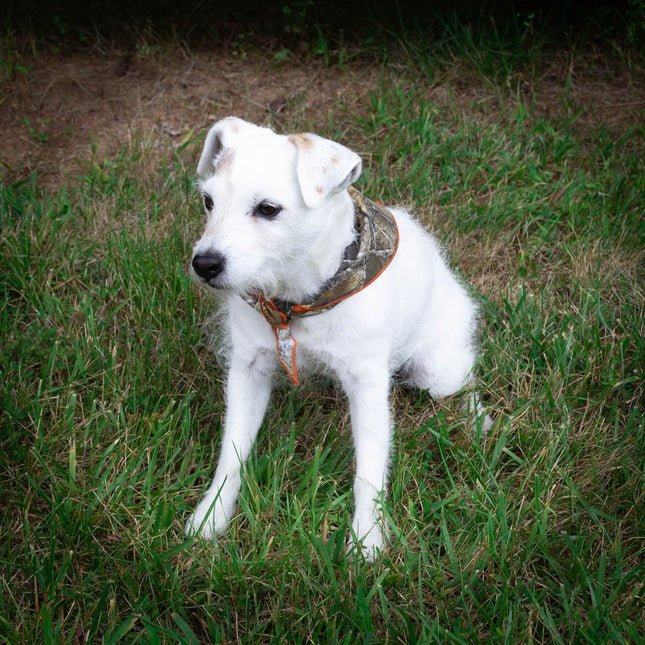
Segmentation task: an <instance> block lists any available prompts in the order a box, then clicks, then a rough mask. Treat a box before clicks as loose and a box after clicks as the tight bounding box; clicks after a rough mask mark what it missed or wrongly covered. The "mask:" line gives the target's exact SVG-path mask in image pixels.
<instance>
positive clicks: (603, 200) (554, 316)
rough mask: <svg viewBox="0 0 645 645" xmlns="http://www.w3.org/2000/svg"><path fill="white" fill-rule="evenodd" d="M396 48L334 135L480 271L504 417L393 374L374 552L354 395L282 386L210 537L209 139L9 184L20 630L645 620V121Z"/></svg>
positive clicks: (206, 631)
mask: <svg viewBox="0 0 645 645" xmlns="http://www.w3.org/2000/svg"><path fill="white" fill-rule="evenodd" d="M478 47H481V45H478V46H477V47H475V46H474V45H473V47H472V48H470V47H469V48H468V50H467V51H468V52H473V51H475V50H476V49H477V48H478ZM417 53H418V52H417ZM426 63H428V61H426ZM414 64H416V63H412V62H411V63H410V65H414ZM428 64H431V65H435V61H430V63H428ZM452 64H454V65H458V66H459V65H463V64H464V63H463V60H461V61H457V62H456V63H452ZM467 65H468V66H469V68H470V69H471V70H472V69H473V67H472V65H471V63H467ZM422 67H423V66H422ZM426 67H427V66H426ZM413 72H414V69H413V70H412V71H411V72H410V76H414V73H413ZM441 73H442V74H445V73H446V70H445V68H444V70H443V71H442V72H441ZM383 74H384V79H387V80H384V83H383V87H382V89H381V90H380V91H378V92H374V94H373V98H372V103H371V105H369V106H365V109H364V110H363V111H361V112H360V113H356V114H354V113H351V114H349V113H348V114H345V115H344V116H342V117H338V119H339V120H337V121H331V122H329V123H328V126H327V134H329V135H334V136H337V135H338V133H340V132H349V133H350V135H349V136H350V137H351V139H352V144H355V147H356V148H357V149H360V150H362V151H369V153H370V154H371V161H370V163H369V164H366V165H368V167H367V169H366V173H365V175H364V177H363V179H362V180H361V187H362V188H363V189H364V190H365V191H366V192H367V193H368V194H370V195H372V196H378V197H379V198H380V199H382V200H383V201H386V202H387V201H402V202H403V203H406V204H408V205H410V206H412V207H414V209H415V211H416V212H417V213H418V215H419V217H420V218H421V219H422V220H424V221H425V222H426V223H427V224H428V226H429V227H430V228H432V229H433V230H435V231H437V233H438V235H439V236H440V238H441V239H442V240H444V241H445V242H447V244H448V250H449V252H450V254H451V256H452V257H453V258H454V260H455V264H456V265H457V266H458V267H459V270H460V272H461V274H462V275H463V277H464V279H465V280H470V281H472V282H473V283H474V284H478V285H480V288H479V292H480V293H479V296H480V301H481V303H482V312H483V315H482V322H483V329H482V335H481V346H482V358H481V363H480V374H481V381H482V385H481V390H482V392H483V393H484V395H485V398H486V400H487V403H488V405H489V407H490V408H491V410H492V412H493V414H494V415H495V417H496V419H497V425H496V427H495V429H494V430H493V432H492V433H491V434H490V436H488V437H486V438H482V437H478V436H473V435H472V434H470V433H469V432H468V431H467V430H466V428H465V423H464V419H463V418H462V417H460V415H459V414H458V413H457V412H456V409H457V407H458V406H457V405H452V404H451V402H447V403H443V402H432V401H430V400H429V399H428V397H427V396H425V395H424V394H422V393H417V392H409V391H403V390H396V391H395V393H394V411H395V416H396V420H397V427H396V435H397V438H396V453H395V455H394V457H393V470H392V484H391V492H390V495H389V499H388V503H387V513H388V521H389V522H390V524H391V531H392V541H391V544H390V547H389V549H388V551H387V552H386V553H385V554H384V555H383V557H382V558H381V559H380V560H379V561H378V562H377V563H376V564H374V565H367V564H365V563H364V562H362V561H360V560H353V561H350V560H348V559H347V558H346V556H345V552H344V549H345V542H346V538H347V536H348V531H349V523H350V512H351V478H352V466H353V464H352V459H353V456H352V450H351V440H350V429H349V423H348V419H347V415H346V412H345V405H344V401H343V399H342V397H341V395H340V394H339V392H338V391H337V390H336V389H335V388H334V387H333V386H332V385H331V384H325V383H323V384H321V386H320V387H316V388H314V387H312V388H309V387H307V386H305V387H303V388H302V389H299V390H297V391H292V390H289V389H286V390H285V391H283V392H281V393H279V394H278V395H277V396H276V398H275V401H274V404H273V406H272V408H271V411H270V413H269V415H268V416H267V419H266V421H265V424H264V426H263V429H262V431H261V433H260V439H259V444H258V447H257V450H256V451H255V452H254V453H253V456H252V457H251V459H250V462H249V467H248V474H247V477H246V479H245V484H244V487H243V492H242V495H241V499H240V504H239V513H238V516H237V517H236V518H235V519H234V520H233V522H232V526H231V529H230V531H229V533H228V534H227V535H226V537H224V538H223V539H221V540H220V541H219V542H217V543H213V544H211V543H202V542H199V541H193V540H186V539H185V538H184V537H183V523H184V521H185V519H186V517H187V514H188V512H189V510H190V509H191V508H192V507H193V505H194V504H195V502H196V501H197V499H198V497H199V494H200V491H201V490H202V488H203V487H204V486H205V484H206V483H207V482H208V480H209V478H210V476H211V474H212V469H213V466H214V460H215V457H216V455H217V447H218V435H219V423H220V416H221V411H222V409H221V407H222V395H221V383H222V373H221V371H220V369H219V367H218V364H217V361H216V359H215V358H214V357H213V356H212V354H211V352H210V349H209V342H208V339H207V338H206V335H205V333H204V324H205V322H206V321H207V319H208V317H209V315H210V312H211V309H212V302H211V301H210V300H209V299H208V298H207V297H205V296H204V294H201V293H199V292H198V290H197V289H196V288H195V286H194V285H192V284H191V282H190V280H189V279H188V277H187V272H186V266H187V262H188V258H189V254H190V247H191V244H192V241H193V240H194V239H195V238H196V236H197V235H198V233H199V227H200V224H201V222H200V216H199V211H200V207H199V203H198V202H199V200H198V197H197V195H196V193H195V190H194V187H193V162H194V158H195V155H196V154H197V153H198V149H199V143H200V142H199V141H193V142H192V143H191V144H189V146H188V147H187V148H186V149H183V150H180V151H178V152H177V153H176V154H174V155H172V154H168V155H167V157H166V158H165V160H164V161H163V163H162V164H161V165H160V164H158V163H157V161H156V159H158V156H156V155H158V153H157V152H154V151H153V150H152V148H151V146H149V144H148V142H146V141H145V140H138V141H136V140H135V141H134V142H133V143H132V145H130V146H129V147H127V148H123V149H121V150H119V151H117V152H116V153H115V154H114V155H112V156H110V157H109V158H107V159H100V160H99V159H96V158H92V160H91V161H90V162H88V163H87V165H86V167H85V170H84V172H83V174H82V175H81V176H79V177H78V178H75V179H70V180H68V182H67V183H66V184H65V185H64V186H63V187H61V188H60V189H58V190H53V189H48V190H46V189H43V188H41V187H40V185H39V180H38V177H37V176H34V175H31V176H28V177H26V178H24V179H23V180H21V181H17V182H13V183H12V182H9V181H5V182H4V183H3V185H2V188H1V194H0V218H1V219H0V225H1V227H2V235H1V240H0V256H1V257H2V266H3V268H4V270H3V272H2V278H1V281H0V290H1V291H0V293H1V300H0V307H1V308H0V327H1V329H2V344H1V346H0V357H1V375H0V397H1V405H2V413H1V414H2V416H1V417H0V423H1V426H2V430H1V435H0V441H1V444H0V445H1V453H0V458H1V460H2V461H1V465H2V467H1V469H0V478H1V480H0V481H1V485H0V517H1V524H0V525H1V526H2V540H1V541H0V545H1V546H0V549H1V552H0V570H1V571H2V583H1V584H2V594H1V595H0V638H1V639H3V641H6V642H9V643H32V642H33V643H41V642H42V643H65V642H77V641H79V642H80V641H86V640H87V641H89V642H105V643H115V642H119V641H121V642H144V643H175V642H181V643H197V642H238V641H240V642H249V643H254V642H312V643H325V642H330V643H331V642H339V643H353V642H356V641H359V642H367V643H369V642H391V643H397V642H406V643H411V642H421V643H428V642H437V643H473V642H499V643H517V642H533V641H536V642H544V643H552V642H555V643H572V642H575V643H579V642H589V643H609V642H612V643H613V642H629V643H636V642H642V626H643V622H644V620H645V614H644V610H643V607H644V605H643V600H642V595H643V579H644V577H645V567H644V565H643V562H645V542H644V540H643V538H644V536H645V517H644V510H643V509H644V508H645V494H644V493H645V486H644V484H645V481H644V480H645V470H644V463H645V438H644V432H643V431H644V410H643V403H642V401H643V382H644V374H643V365H644V360H643V359H644V358H645V341H644V338H645V327H644V323H643V320H644V315H645V298H644V295H643V284H644V283H643V277H644V275H643V274H644V272H643V248H644V246H645V230H644V228H643V215H642V214H643V212H645V163H644V161H643V159H644V158H645V154H644V153H645V149H644V148H645V146H644V141H643V139H644V134H645V129H644V128H643V125H642V122H641V123H640V124H638V123H635V124H634V125H633V126H632V127H630V128H626V129H625V130H623V131H622V132H620V133H619V134H616V133H613V132H612V133H610V132H608V131H607V130H606V129H605V128H603V127H602V126H597V127H596V126H594V127H591V126H586V127H584V128H582V127H580V128H576V127H574V126H576V118H575V115H572V114H571V110H570V106H568V105H567V104H565V103H563V105H562V108H561V110H559V111H558V112H557V113H556V114H555V115H552V116H550V117H547V116H545V115H544V113H543V112H542V111H541V109H540V105H539V102H538V101H534V100H531V99H530V98H527V99H522V98H520V97H518V95H517V94H516V93H514V92H513V91H512V89H511V90H509V89H508V87H507V86H506V85H505V81H504V79H502V81H504V82H498V81H497V80H496V79H495V78H492V79H491V78H490V77H489V76H487V77H486V80H485V83H484V85H485V86H486V87H492V88H493V90H492V91H491V95H492V96H493V97H494V100H493V101H491V102H489V103H483V104H482V103H477V104H475V103H473V104H469V105H464V104H463V103H459V102H458V100H457V99H456V98H455V94H454V93H453V89H454V88H453V84H455V82H454V81H451V78H452V77H451V75H450V67H448V73H447V75H446V79H447V80H445V84H446V86H447V87H448V90H449V92H448V97H447V98H446V99H444V100H442V101H440V100H438V99H437V100H435V99H433V98H432V96H431V95H429V94H427V92H426V90H427V88H426V89H424V87H425V86H424V85H423V84H419V85H417V86H416V88H415V85H414V83H413V82H412V81H409V80H407V76H406V77H405V78H400V79H399V81H398V82H393V81H392V77H391V75H388V72H387V70H386V69H385V68H384V69H383ZM475 74H476V75H478V78H479V80H480V81H482V78H483V77H482V74H485V71H484V70H482V69H480V68H479V66H478V65H475ZM455 85H456V84H455ZM343 119H344V120H343ZM295 125H297V126H298V127H300V128H303V129H305V128H306V127H314V126H315V125H317V124H303V123H298V124H294V126H295ZM317 129H319V130H320V128H317ZM322 133H323V134H325V131H324V128H323V131H322ZM151 158H152V159H155V161H154V162H151V161H150V159H151Z"/></svg>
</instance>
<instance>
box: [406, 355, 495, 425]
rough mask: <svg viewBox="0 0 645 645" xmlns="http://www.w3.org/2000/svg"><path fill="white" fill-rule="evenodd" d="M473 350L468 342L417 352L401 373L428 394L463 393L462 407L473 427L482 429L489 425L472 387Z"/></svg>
mask: <svg viewBox="0 0 645 645" xmlns="http://www.w3.org/2000/svg"><path fill="white" fill-rule="evenodd" d="M474 366H475V353H474V352H473V351H472V349H471V348H470V347H468V346H465V347H464V346H461V347H457V348H453V350H452V351H451V350H450V348H447V347H443V348H442V349H441V350H427V351H424V352H419V353H418V354H417V355H416V356H415V357H414V358H413V359H412V360H411V361H409V363H408V365H406V367H405V376H406V379H407V380H408V381H410V382H411V383H412V384H413V385H415V386H416V387H418V388H420V389H422V390H427V391H428V392H429V394H430V396H431V397H432V398H435V399H436V398H442V397H445V396H450V395H451V394H455V393H457V392H459V391H460V390H464V391H465V393H466V399H465V400H464V403H463V405H462V410H463V411H464V412H466V413H467V414H468V415H469V416H470V419H471V425H472V426H473V428H475V429H477V428H480V430H481V431H482V432H484V433H486V432H488V431H489V430H490V429H491V428H492V427H493V420H492V419H491V418H490V416H488V414H486V409H485V408H484V406H483V405H482V403H481V400H480V397H479V393H478V392H477V391H475V390H474V389H473V384H474V381H475V375H474Z"/></svg>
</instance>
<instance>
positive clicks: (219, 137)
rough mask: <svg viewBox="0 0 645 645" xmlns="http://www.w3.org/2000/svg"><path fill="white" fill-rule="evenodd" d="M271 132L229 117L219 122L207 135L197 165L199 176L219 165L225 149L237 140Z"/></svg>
mask: <svg viewBox="0 0 645 645" xmlns="http://www.w3.org/2000/svg"><path fill="white" fill-rule="evenodd" d="M267 131H271V130H269V128H262V127H260V126H259V125H254V124H253V123H249V122H248V121H244V120H242V119H238V118H237V117H235V116H229V117H226V118H225V119H222V120H221V121H218V122H217V123H216V124H215V125H214V126H213V127H212V128H211V129H210V130H209V131H208V134H207V135H206V141H204V149H203V150H202V155H201V157H200V158H199V162H198V164H197V174H198V175H201V176H203V175H206V174H208V171H209V170H212V169H213V168H214V167H215V166H216V165H217V160H218V158H219V156H220V155H221V153H222V151H223V150H224V149H225V148H228V147H229V146H231V145H232V143H233V142H234V141H235V139H237V138H239V137H244V136H247V135H249V134H254V133H257V132H267Z"/></svg>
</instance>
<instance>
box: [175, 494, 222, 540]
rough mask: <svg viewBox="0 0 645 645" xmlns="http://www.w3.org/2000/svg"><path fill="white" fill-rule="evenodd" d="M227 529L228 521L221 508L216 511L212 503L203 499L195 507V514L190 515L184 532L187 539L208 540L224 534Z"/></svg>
mask: <svg viewBox="0 0 645 645" xmlns="http://www.w3.org/2000/svg"><path fill="white" fill-rule="evenodd" d="M216 511H217V512H216ZM227 527H228V519H227V516H226V515H225V514H224V513H223V512H222V510H221V508H220V509H216V508H215V504H214V502H212V501H210V500H207V499H204V500H202V501H201V502H200V504H199V505H198V506H197V508H196V509H195V512H194V513H191V515H190V517H189V518H188V521H187V522H186V527H185V529H184V532H185V534H186V536H187V537H201V538H204V539H205V540H210V539H211V538H214V537H215V536H217V535H221V534H222V533H224V532H225V531H226V529H227Z"/></svg>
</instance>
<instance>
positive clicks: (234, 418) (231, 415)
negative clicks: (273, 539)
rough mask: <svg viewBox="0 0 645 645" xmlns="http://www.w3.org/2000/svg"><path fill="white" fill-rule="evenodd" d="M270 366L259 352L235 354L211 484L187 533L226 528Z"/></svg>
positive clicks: (265, 400) (269, 377)
mask: <svg viewBox="0 0 645 645" xmlns="http://www.w3.org/2000/svg"><path fill="white" fill-rule="evenodd" d="M272 380H273V369H272V366H271V363H270V361H269V360H267V357H266V356H265V355H263V354H258V355H256V356H253V357H252V358H249V356H235V354H234V356H233V357H232V359H231V366H230V369H229V373H228V381H227V387H226V412H225V416H224V431H223V435H222V446H221V449H220V457H219V461H218V464H217V468H216V470H215V477H214V479H213V483H212V484H211V485H210V488H209V489H208V490H207V491H206V493H205V494H204V497H203V498H202V500H201V501H200V502H199V504H198V506H197V508H196V509H195V512H194V513H193V514H192V515H191V516H190V518H189V519H188V522H187V523H186V534H187V535H197V534H199V535H201V536H202V537H203V538H210V537H212V536H214V535H217V534H221V533H223V532H224V531H225V530H226V527H227V526H228V523H229V520H230V519H231V517H232V516H233V513H234V511H235V504H236V502H237V496H238V494H239V492H240V487H241V483H242V479H241V472H240V471H241V468H242V467H243V466H244V464H245V463H246V460H247V458H248V456H249V454H250V452H251V449H252V448H253V445H254V443H255V439H256V437H257V433H258V430H259V428H260V425H261V424H262V419H263V418H264V414H265V412H266V409H267V405H268V403H269V397H270V395H271V386H272Z"/></svg>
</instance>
